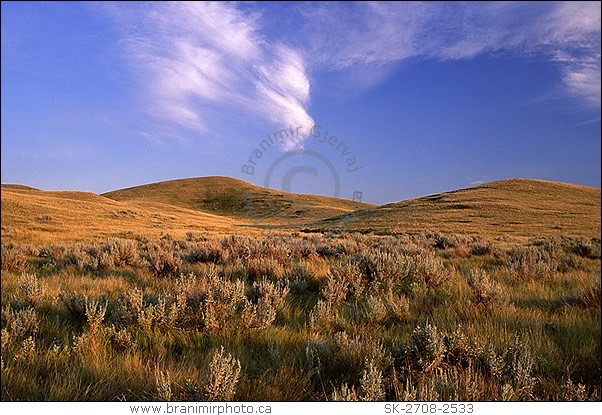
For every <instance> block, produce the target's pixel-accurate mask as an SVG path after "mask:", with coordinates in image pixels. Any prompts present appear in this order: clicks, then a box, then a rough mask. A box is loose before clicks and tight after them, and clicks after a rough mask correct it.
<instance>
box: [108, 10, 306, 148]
mask: <svg viewBox="0 0 602 415" xmlns="http://www.w3.org/2000/svg"><path fill="white" fill-rule="evenodd" d="M112 14H113V16H115V18H116V19H117V20H118V21H119V23H120V27H121V29H122V30H123V34H124V39H123V42H122V43H123V45H124V47H125V51H126V55H127V58H128V59H129V60H130V62H131V63H132V65H133V67H134V68H135V70H136V71H137V72H138V74H139V76H140V79H141V82H142V83H143V84H144V88H145V90H146V93H147V97H148V101H149V105H148V108H147V111H148V112H149V114H151V115H153V116H154V117H157V118H161V119H163V120H165V121H167V122H169V123H173V124H175V125H176V126H179V127H185V128H189V129H192V130H198V131H204V132H206V131H207V130H208V129H209V128H211V127H212V126H211V115H210V110H211V109H212V107H217V108H221V107H223V108H226V109H227V110H232V109H238V110H243V111H250V112H254V113H256V114H258V115H259V116H261V117H263V118H264V119H267V120H269V121H272V122H274V123H275V124H277V125H279V126H282V125H285V126H286V125H295V126H301V127H303V128H302V129H301V130H300V132H303V131H305V132H306V133H309V131H310V129H311V126H312V125H313V124H314V122H313V120H312V118H311V116H310V115H309V114H308V113H307V111H306V106H307V104H308V102H309V97H310V84H309V79H308V76H307V75H306V73H305V66H304V63H303V59H302V57H301V55H299V54H298V53H297V52H296V51H295V50H293V49H291V48H290V47H286V46H284V45H282V44H281V43H279V42H277V41H268V40H267V39H265V38H264V36H263V35H262V33H261V32H260V28H259V26H258V24H257V19H258V17H259V16H258V15H257V14H251V13H248V12H246V13H245V12H242V11H240V10H238V9H237V8H236V5H235V4H233V3H217V2H191V3H180V2H173V3H171V2H170V3H153V4H145V5H144V7H140V6H137V5H133V6H124V7H119V8H116V9H115V8H113V10H112ZM302 138H303V136H301V138H300V139H298V140H297V139H291V140H289V141H287V142H284V143H282V145H283V147H284V148H286V149H288V148H295V147H299V146H300V145H301V144H302Z"/></svg>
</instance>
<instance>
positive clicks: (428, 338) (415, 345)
mask: <svg viewBox="0 0 602 415" xmlns="http://www.w3.org/2000/svg"><path fill="white" fill-rule="evenodd" d="M411 347H412V352H413V354H414V357H415V359H416V360H415V363H416V365H417V366H418V368H419V369H420V370H422V371H424V372H428V371H430V370H433V369H434V368H436V367H437V366H438V365H439V364H440V363H441V362H442V361H443V357H444V356H445V352H446V348H445V343H444V341H443V336H442V335H441V333H440V332H439V330H438V329H437V326H432V325H430V324H427V325H426V326H425V327H420V326H418V327H416V329H414V332H413V333H412V346H411Z"/></svg>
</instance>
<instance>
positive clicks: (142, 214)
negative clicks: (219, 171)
mask: <svg viewBox="0 0 602 415" xmlns="http://www.w3.org/2000/svg"><path fill="white" fill-rule="evenodd" d="M239 226H242V224H241V223H239V222H238V221H236V220H234V219H231V218H225V217H222V216H217V215H211V214H208V213H202V212H197V211H194V210H190V209H184V208H180V207H178V206H169V205H163V204H161V203H124V202H118V201H115V200H111V199H109V198H106V197H103V196H99V195H96V194H94V193H87V192H47V191H42V190H35V189H32V188H26V187H24V186H23V187H16V186H14V185H2V242H3V243H5V242H7V241H16V242H27V243H55V242H65V241H83V240H90V239H103V238H106V237H108V236H124V237H128V236H129V237H134V236H136V235H145V236H154V237H156V236H159V235H161V234H162V233H170V234H172V235H178V236H180V237H182V236H183V235H184V234H185V233H186V232H187V231H204V232H216V233H225V232H232V231H235V230H236V229H237V228H238V227H239ZM243 229H244V228H243Z"/></svg>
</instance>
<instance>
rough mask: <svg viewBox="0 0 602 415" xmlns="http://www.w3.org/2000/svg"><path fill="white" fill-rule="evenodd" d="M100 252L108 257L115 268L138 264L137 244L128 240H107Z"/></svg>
mask: <svg viewBox="0 0 602 415" xmlns="http://www.w3.org/2000/svg"><path fill="white" fill-rule="evenodd" d="M101 251H102V252H106V253H107V254H108V255H110V256H111V258H112V261H113V263H114V264H115V266H117V267H122V266H126V265H132V266H135V265H136V264H137V263H138V244H137V243H136V241H133V240H130V239H121V238H108V240H107V243H106V244H105V245H103V247H102V248H101Z"/></svg>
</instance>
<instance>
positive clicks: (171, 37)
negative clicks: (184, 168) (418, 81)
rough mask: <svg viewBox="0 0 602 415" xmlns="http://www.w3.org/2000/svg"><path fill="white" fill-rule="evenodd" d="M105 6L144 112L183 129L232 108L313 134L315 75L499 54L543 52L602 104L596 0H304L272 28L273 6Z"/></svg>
mask: <svg viewBox="0 0 602 415" xmlns="http://www.w3.org/2000/svg"><path fill="white" fill-rule="evenodd" d="M108 8H109V9H110V10H111V14H112V15H113V17H114V18H115V19H116V21H117V22H118V23H119V24H118V26H119V27H120V30H121V33H122V45H123V49H124V51H125V52H126V56H127V58H128V61H129V62H130V63H131V64H132V67H133V68H135V70H136V72H137V74H138V75H139V78H140V80H141V84H142V85H143V88H144V89H145V91H146V94H147V97H148V102H149V105H148V107H147V108H146V110H147V111H148V113H149V114H151V115H152V116H153V117H155V118H158V119H162V120H164V122H166V123H167V124H173V125H174V126H176V127H179V128H181V127H183V128H186V129H191V130H195V131H204V132H207V131H208V130H209V129H211V128H212V120H213V118H214V117H213V114H215V113H216V112H218V113H219V112H220V111H221V112H224V111H225V110H227V111H243V112H245V113H251V114H255V115H256V116H258V117H259V118H260V119H263V120H266V121H268V122H272V123H274V124H276V125H278V126H288V125H294V126H301V127H302V130H301V132H305V133H307V132H309V130H310V128H311V126H312V125H313V123H314V122H313V119H312V117H311V115H310V114H309V111H308V105H309V102H310V98H311V90H312V86H313V85H312V82H314V81H313V79H315V77H312V76H311V75H312V74H316V73H319V72H324V71H328V72H333V71H334V72H338V73H340V74H342V75H345V76H347V77H350V78H351V79H354V80H355V81H356V83H357V85H359V86H362V84H363V86H364V87H370V86H372V85H374V84H376V83H378V82H382V81H383V80H385V79H386V78H387V77H388V76H389V75H390V73H391V72H392V71H393V70H394V69H395V66H396V65H397V64H398V63H399V62H402V61H404V60H406V59H408V58H412V57H421V58H426V59H436V60H440V61H446V60H460V59H470V58H473V57H476V56H479V55H482V54H486V53H495V52H504V53H511V54H516V55H518V56H520V55H527V56H528V55H538V56H543V57H544V58H546V59H548V60H549V61H550V62H553V63H554V64H555V65H557V66H558V71H559V80H560V81H561V82H562V85H563V86H564V91H565V94H567V95H570V96H572V97H577V98H579V99H581V100H582V101H583V102H585V103H587V104H588V105H590V106H593V107H594V108H599V107H600V3H599V2H566V3H562V2H544V3H539V2H483V3H481V2H467V3H465V2H424V3H423V2H402V3H394V2H367V3H362V2H357V3H351V4H346V3H345V4H343V3H322V4H318V5H315V4H313V3H312V4H307V3H298V4H296V6H295V7H294V9H289V12H294V13H296V15H298V17H299V21H298V28H295V30H294V31H292V30H291V31H282V30H280V29H281V28H279V30H275V29H274V27H269V24H268V22H269V21H270V19H265V18H264V17H265V15H266V14H269V13H271V12H273V9H270V6H269V4H253V5H251V6H248V5H246V6H243V5H241V4H239V3H236V2H233V3H221V2H220V3H218V2H202V3H201V2H199V3H196V2H194V3H180V2H166V3H163V2H162V3H150V4H148V3H147V4H144V5H137V4H133V5H124V4H122V3H114V4H112V5H111V6H109V7H108ZM279 12H280V13H282V10H279ZM271 21H272V24H276V25H277V24H280V22H279V20H278V19H271ZM303 140H304V136H303V134H302V135H301V136H300V137H299V138H298V139H293V138H291V139H290V140H289V141H286V142H284V143H283V146H284V148H285V149H291V148H296V147H300V146H302V143H303Z"/></svg>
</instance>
